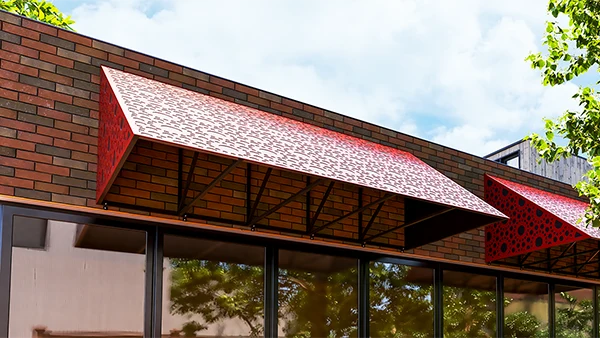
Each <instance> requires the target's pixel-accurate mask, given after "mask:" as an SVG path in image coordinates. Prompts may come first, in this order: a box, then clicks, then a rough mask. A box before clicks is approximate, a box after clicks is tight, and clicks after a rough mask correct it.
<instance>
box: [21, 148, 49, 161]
mask: <svg viewBox="0 0 600 338" xmlns="http://www.w3.org/2000/svg"><path fill="white" fill-rule="evenodd" d="M17 158H20V159H24V160H28V161H33V162H40V163H49V164H50V163H52V156H50V155H45V154H40V153H32V152H29V151H24V150H17Z"/></svg>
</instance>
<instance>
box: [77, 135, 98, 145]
mask: <svg viewBox="0 0 600 338" xmlns="http://www.w3.org/2000/svg"><path fill="white" fill-rule="evenodd" d="M71 140H73V141H75V142H80V143H85V144H90V145H96V144H97V143H98V138H97V137H93V136H88V135H81V134H76V133H74V134H73V136H72V138H71Z"/></svg>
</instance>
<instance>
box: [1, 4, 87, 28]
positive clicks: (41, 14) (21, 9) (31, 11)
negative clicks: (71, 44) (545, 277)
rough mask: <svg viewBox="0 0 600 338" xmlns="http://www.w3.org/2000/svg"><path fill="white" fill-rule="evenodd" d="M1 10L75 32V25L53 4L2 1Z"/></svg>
mask: <svg viewBox="0 0 600 338" xmlns="http://www.w3.org/2000/svg"><path fill="white" fill-rule="evenodd" d="M0 9H2V10H5V11H7V12H11V13H16V14H19V15H22V16H25V17H28V18H30V19H34V20H38V21H42V22H45V23H49V24H51V25H54V26H57V27H60V28H64V29H68V30H73V28H72V27H71V25H72V24H74V23H75V21H73V20H72V19H71V17H70V16H68V15H67V16H65V15H64V14H63V13H62V12H61V11H60V10H58V8H56V6H54V4H52V2H49V1H44V0H0Z"/></svg>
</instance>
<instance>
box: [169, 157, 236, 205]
mask: <svg viewBox="0 0 600 338" xmlns="http://www.w3.org/2000/svg"><path fill="white" fill-rule="evenodd" d="M242 162H243V160H242V159H238V160H236V161H235V162H233V163H232V164H230V165H229V167H227V168H226V169H225V170H224V171H223V172H221V173H220V174H219V176H217V177H215V179H213V180H212V182H210V183H209V184H208V185H207V186H206V187H205V188H204V190H202V191H201V192H199V193H198V194H197V195H196V196H195V197H194V199H193V200H192V201H191V202H190V203H189V204H188V205H186V206H184V207H183V208H181V209H180V210H179V212H178V215H179V216H181V215H184V214H186V213H187V212H188V211H189V210H190V209H191V208H192V207H193V206H194V204H195V203H196V202H198V201H199V200H200V199H201V198H202V197H204V196H205V195H206V194H207V193H208V191H209V190H210V189H212V188H214V187H215V186H216V185H217V184H219V182H221V180H223V178H225V176H227V175H228V174H229V173H230V172H231V171H233V169H235V167H237V166H238V165H239V164H240V163H242Z"/></svg>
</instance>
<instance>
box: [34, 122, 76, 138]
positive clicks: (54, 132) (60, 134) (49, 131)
mask: <svg viewBox="0 0 600 338" xmlns="http://www.w3.org/2000/svg"><path fill="white" fill-rule="evenodd" d="M37 132H38V134H41V135H48V136H52V137H57V138H62V139H65V140H69V139H71V133H70V132H68V131H65V130H58V129H54V128H48V127H44V126H39V125H38V126H37Z"/></svg>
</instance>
